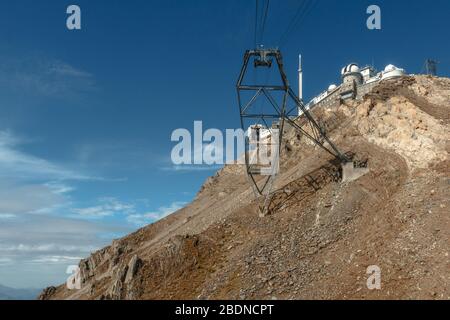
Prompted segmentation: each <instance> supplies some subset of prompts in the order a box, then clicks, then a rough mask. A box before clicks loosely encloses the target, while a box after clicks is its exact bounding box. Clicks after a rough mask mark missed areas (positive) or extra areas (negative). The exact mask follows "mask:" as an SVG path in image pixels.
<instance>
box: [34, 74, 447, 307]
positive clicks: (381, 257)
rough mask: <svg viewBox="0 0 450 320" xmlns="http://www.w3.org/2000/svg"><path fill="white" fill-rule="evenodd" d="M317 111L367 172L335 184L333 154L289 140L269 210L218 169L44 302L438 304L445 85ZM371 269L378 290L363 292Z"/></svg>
mask: <svg viewBox="0 0 450 320" xmlns="http://www.w3.org/2000/svg"><path fill="white" fill-rule="evenodd" d="M314 113H315V114H316V116H317V117H320V119H321V121H322V122H323V124H324V126H326V128H327V130H328V131H329V134H330V136H331V138H332V140H333V141H335V142H336V144H337V145H338V146H339V148H341V149H342V150H343V151H344V152H352V153H354V154H355V157H356V159H357V160H360V161H366V160H367V161H368V165H369V168H370V172H369V173H368V174H367V175H365V176H363V177H361V178H360V179H358V180H357V181H354V182H351V183H345V184H343V183H340V182H339V179H338V178H337V177H338V176H339V166H338V165H337V164H336V162H335V161H334V160H333V159H331V158H330V157H329V156H328V155H327V154H325V153H324V152H322V151H320V150H319V149H317V148H315V147H314V146H312V145H311V144H309V143H308V142H307V141H306V140H305V138H304V137H301V136H298V135H296V134H295V133H292V132H291V133H288V134H287V136H286V137H287V141H286V145H287V146H288V147H287V148H286V149H285V150H284V152H283V155H282V159H283V161H282V163H283V165H282V171H281V172H282V173H281V174H280V176H279V178H278V179H277V181H276V184H275V187H274V193H273V197H272V199H271V201H270V205H269V208H270V210H269V212H270V214H269V215H267V216H266V217H264V218H259V217H258V212H257V209H256V208H257V204H258V201H257V200H255V198H254V196H253V193H252V191H251V188H250V186H249V184H248V181H247V179H246V177H245V174H244V171H243V168H242V167H240V166H237V165H230V166H227V167H225V168H224V169H222V170H220V171H219V172H218V173H217V175H216V176H214V177H212V178H210V179H208V181H207V182H206V183H205V185H204V186H203V188H202V189H201V191H200V192H199V194H198V196H197V198H196V199H195V200H194V201H193V202H192V203H191V204H189V205H188V206H187V207H186V208H184V209H182V210H180V211H178V212H177V213H175V214H173V215H171V216H169V217H167V218H165V219H163V220H161V221H159V222H157V223H154V224H152V225H149V226H147V227H145V228H143V229H141V230H138V231H137V232H135V233H133V234H131V235H129V236H127V237H125V238H123V239H120V240H117V241H115V242H114V243H113V244H112V245H111V246H110V247H107V248H105V249H102V250H100V251H98V252H96V253H94V254H93V255H92V256H91V257H89V258H88V259H86V260H84V261H82V263H81V264H80V266H81V269H82V274H83V288H82V290H79V291H68V290H66V289H65V288H64V287H63V286H60V287H57V288H52V289H48V290H47V291H46V292H45V294H43V296H42V297H41V298H44V299H273V298H277V299H449V298H450V276H449V273H448V271H449V270H450V268H449V267H450V260H449V247H450V246H449V244H450V243H449V234H450V215H449V209H448V208H449V207H450V203H449V199H450V194H449V184H450V177H449V172H450V161H449V159H448V151H449V141H450V133H449V122H448V121H449V114H450V80H449V79H444V78H430V77H422V76H416V77H405V78H403V79H400V80H395V81H388V82H384V83H382V84H380V85H379V86H378V87H377V88H376V89H375V90H374V91H373V92H372V93H371V94H369V95H368V96H367V97H366V98H365V100H364V101H363V102H360V103H356V102H355V103H350V104H342V105H340V106H339V107H338V108H337V109H333V110H331V109H330V110H314ZM134 255H137V256H138V257H139V258H140V259H141V261H142V264H140V265H139V268H138V269H137V273H136V274H135V275H134V276H133V277H132V280H131V281H130V282H128V283H125V282H126V281H124V280H123V279H124V278H125V277H124V275H125V274H126V273H127V272H129V270H130V269H131V266H130V263H131V262H130V260H131V258H132V257H133V256H134ZM370 265H377V266H379V267H380V268H381V270H382V278H381V280H382V288H381V290H369V289H368V288H367V286H366V280H367V277H368V275H367V274H366V269H367V267H368V266H370Z"/></svg>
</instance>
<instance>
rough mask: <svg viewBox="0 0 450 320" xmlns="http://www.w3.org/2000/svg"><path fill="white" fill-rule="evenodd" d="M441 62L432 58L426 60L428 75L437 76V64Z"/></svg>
mask: <svg viewBox="0 0 450 320" xmlns="http://www.w3.org/2000/svg"><path fill="white" fill-rule="evenodd" d="M438 63H439V62H437V61H436V60H432V59H427V60H425V69H426V72H427V75H429V76H436V75H437V65H438Z"/></svg>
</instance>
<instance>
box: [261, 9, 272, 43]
mask: <svg viewBox="0 0 450 320" xmlns="http://www.w3.org/2000/svg"><path fill="white" fill-rule="evenodd" d="M269 5H270V0H267V1H266V8H265V12H264V16H263V20H262V24H261V36H260V44H262V42H263V40H264V29H265V27H266V21H267V15H268V12H269Z"/></svg>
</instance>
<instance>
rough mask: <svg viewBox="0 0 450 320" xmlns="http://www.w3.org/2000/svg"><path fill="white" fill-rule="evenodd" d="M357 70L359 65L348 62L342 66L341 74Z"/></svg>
mask: <svg viewBox="0 0 450 320" xmlns="http://www.w3.org/2000/svg"><path fill="white" fill-rule="evenodd" d="M356 72H359V67H358V65H357V64H356V63H350V64H349V65H348V66H346V67H344V68H342V71H341V75H346V74H347V73H356Z"/></svg>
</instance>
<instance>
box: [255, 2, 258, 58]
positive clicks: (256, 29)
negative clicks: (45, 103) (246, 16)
mask: <svg viewBox="0 0 450 320" xmlns="http://www.w3.org/2000/svg"><path fill="white" fill-rule="evenodd" d="M258 4H259V1H258V0H256V10H255V40H254V41H255V49H256V46H257V45H258V43H257V42H258V40H257V37H258V7H259V6H258Z"/></svg>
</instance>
